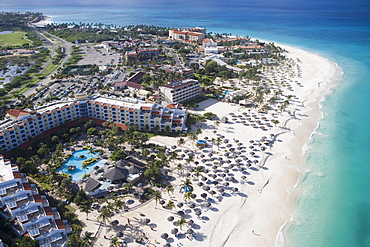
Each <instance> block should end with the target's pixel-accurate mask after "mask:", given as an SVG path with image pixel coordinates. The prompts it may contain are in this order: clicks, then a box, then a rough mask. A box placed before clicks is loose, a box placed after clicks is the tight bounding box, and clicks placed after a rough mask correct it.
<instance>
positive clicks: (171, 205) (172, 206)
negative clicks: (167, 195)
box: [166, 201, 176, 210]
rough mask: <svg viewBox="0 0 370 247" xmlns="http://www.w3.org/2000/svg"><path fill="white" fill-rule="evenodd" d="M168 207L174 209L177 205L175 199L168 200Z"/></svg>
mask: <svg viewBox="0 0 370 247" xmlns="http://www.w3.org/2000/svg"><path fill="white" fill-rule="evenodd" d="M166 207H168V208H169V209H170V210H172V209H174V208H175V207H176V205H175V203H174V202H173V201H168V203H167V204H166Z"/></svg>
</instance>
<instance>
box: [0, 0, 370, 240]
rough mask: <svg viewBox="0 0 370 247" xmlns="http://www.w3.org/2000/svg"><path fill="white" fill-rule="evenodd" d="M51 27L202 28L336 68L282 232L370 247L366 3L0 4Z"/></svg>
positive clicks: (369, 6)
mask: <svg viewBox="0 0 370 247" xmlns="http://www.w3.org/2000/svg"><path fill="white" fill-rule="evenodd" d="M0 8H1V10H2V11H39V12H43V13H44V14H46V15H50V16H52V20H53V21H55V22H77V23H78V22H90V23H91V22H93V23H96V22H100V23H106V24H117V25H129V24H153V25H158V26H170V27H191V26H202V27H206V28H207V29H208V31H212V32H221V33H223V32H226V33H232V34H234V35H236V34H237V35H241V36H244V35H248V36H250V37H253V38H259V39H264V40H272V41H276V42H279V43H284V44H289V45H293V46H297V47H300V48H303V49H306V50H308V51H312V52H315V53H318V54H320V55H322V56H325V57H327V58H329V59H331V60H332V61H334V62H336V63H338V64H339V65H340V66H341V67H342V68H343V71H344V75H343V80H342V82H341V84H340V85H339V86H338V87H337V88H336V89H335V91H334V93H333V94H331V95H329V96H327V97H326V100H325V101H324V102H322V105H323V108H322V111H323V113H324V117H323V118H322V119H321V121H320V125H319V127H318V129H317V130H316V133H315V134H314V135H313V137H312V140H311V142H310V144H309V145H308V147H309V149H308V151H307V153H306V162H305V164H304V165H303V167H302V170H303V171H305V173H304V176H303V178H302V180H301V182H300V183H299V185H298V187H297V189H296V190H297V191H299V192H300V193H301V196H300V197H299V198H298V199H297V202H296V204H295V207H294V214H293V222H291V223H289V224H288V225H287V227H286V228H285V232H286V233H287V240H288V241H287V242H288V243H289V244H288V246H292V247H297V246H299V247H301V246H302V247H315V246H319V247H321V246H323V247H334V246H335V247H338V246H351V247H352V246H361V247H362V246H370V217H369V215H370V179H369V177H370V166H369V160H370V144H369V140H370V114H369V113H370V111H369V110H368V108H369V103H370V2H369V1H367V0H366V1H365V0H354V1H351V2H348V1H344V0H337V1H334V0H321V1H319V0H311V1H304V0H275V1H272V0H264V1H260V0H259V1H257V0H250V1H242V0H238V1H237V0H229V1H221V0H214V1H208V0H205V1H195V0H188V1H182V0H180V1H175V2H174V1H169V0H159V1H158V0H157V1H155V0H152V1H149V0H136V1H133V0H132V1H127V0H121V1H118V0H106V1H104V2H103V3H102V2H101V1H97V0H88V1H76V0H74V1H72V0H65V1H63V2H60V1H55V0H37V1H25V0H18V1H13V0H2V1H1V2H0Z"/></svg>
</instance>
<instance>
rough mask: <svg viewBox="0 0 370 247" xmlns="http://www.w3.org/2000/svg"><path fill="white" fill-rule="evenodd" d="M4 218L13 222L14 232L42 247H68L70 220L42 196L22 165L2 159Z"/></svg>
mask: <svg viewBox="0 0 370 247" xmlns="http://www.w3.org/2000/svg"><path fill="white" fill-rule="evenodd" d="M0 171H1V176H0V217H4V218H5V219H7V220H9V222H10V223H11V227H12V229H13V230H14V232H15V233H16V234H17V235H18V236H20V237H22V236H29V237H31V238H32V239H35V240H37V241H38V243H39V245H40V247H54V246H55V247H56V246H64V244H65V242H66V241H67V234H69V233H71V232H72V229H71V228H70V227H69V225H68V223H67V221H65V220H62V219H61V218H60V214H59V213H58V211H57V210H56V208H53V207H51V206H50V205H49V201H48V200H47V199H46V196H43V195H40V194H39V193H38V190H37V188H36V186H35V185H34V184H30V183H29V182H28V180H27V178H26V174H24V173H20V172H19V169H18V166H17V165H15V164H11V162H10V161H9V160H6V159H4V158H3V157H2V156H0Z"/></svg>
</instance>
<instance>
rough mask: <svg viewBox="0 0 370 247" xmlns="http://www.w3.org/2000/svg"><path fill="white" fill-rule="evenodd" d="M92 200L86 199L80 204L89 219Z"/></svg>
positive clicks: (81, 209)
mask: <svg viewBox="0 0 370 247" xmlns="http://www.w3.org/2000/svg"><path fill="white" fill-rule="evenodd" d="M91 205H92V200H86V201H84V203H82V204H80V205H79V206H80V211H81V212H82V213H86V219H88V216H89V212H90V210H91Z"/></svg>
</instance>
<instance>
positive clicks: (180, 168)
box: [176, 163, 184, 175]
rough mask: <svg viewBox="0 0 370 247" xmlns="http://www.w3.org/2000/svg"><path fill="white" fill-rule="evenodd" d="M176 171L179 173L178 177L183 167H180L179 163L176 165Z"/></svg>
mask: <svg viewBox="0 0 370 247" xmlns="http://www.w3.org/2000/svg"><path fill="white" fill-rule="evenodd" d="M176 169H177V170H178V171H179V175H180V171H181V173H182V171H183V170H184V167H182V164H181V163H179V164H177V166H176Z"/></svg>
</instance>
